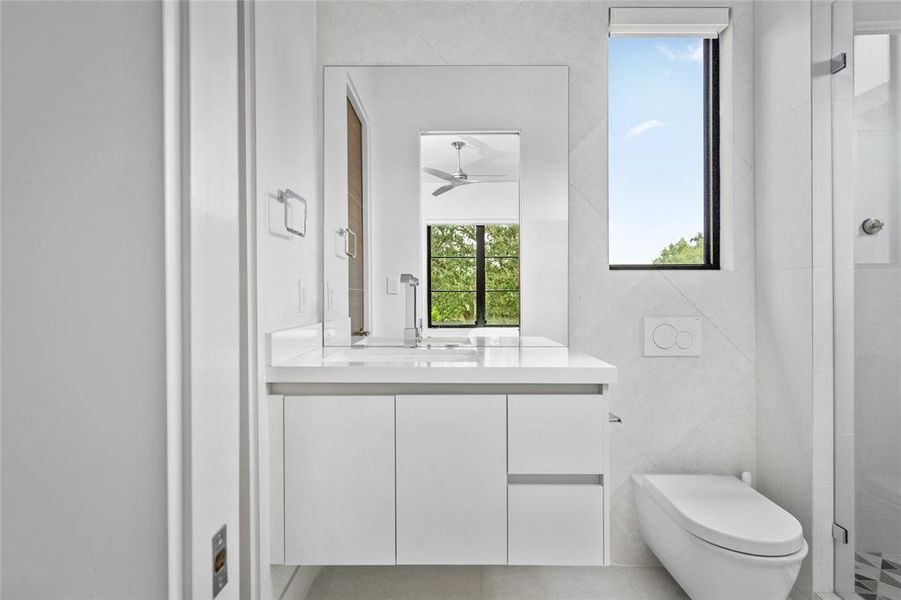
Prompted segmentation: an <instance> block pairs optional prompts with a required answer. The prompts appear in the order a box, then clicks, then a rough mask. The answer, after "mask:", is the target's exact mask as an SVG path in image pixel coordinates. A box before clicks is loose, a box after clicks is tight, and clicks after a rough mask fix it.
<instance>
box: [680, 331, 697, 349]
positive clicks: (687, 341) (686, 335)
mask: <svg viewBox="0 0 901 600" xmlns="http://www.w3.org/2000/svg"><path fill="white" fill-rule="evenodd" d="M694 341H695V336H693V335H691V333H690V332H688V331H680V332H679V335H677V336H676V345H677V346H679V347H680V348H682V349H683V350H688V349H689V348H691V345H692V344H693V343H694Z"/></svg>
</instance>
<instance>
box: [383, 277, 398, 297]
mask: <svg viewBox="0 0 901 600" xmlns="http://www.w3.org/2000/svg"><path fill="white" fill-rule="evenodd" d="M385 293H386V294H388V295H389V296H397V277H386V278H385Z"/></svg>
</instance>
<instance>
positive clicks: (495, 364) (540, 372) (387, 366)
mask: <svg viewBox="0 0 901 600" xmlns="http://www.w3.org/2000/svg"><path fill="white" fill-rule="evenodd" d="M616 376H617V370H616V367H614V366H613V365H611V364H608V363H606V362H604V361H602V360H599V359H597V358H594V357H592V356H589V355H588V354H585V353H584V352H579V351H577V350H571V349H569V348H566V347H562V346H560V347H494V346H488V347H485V346H479V347H464V348H459V349H458V348H454V349H447V348H433V349H428V348H412V349H408V348H399V347H381V346H380V347H362V348H358V347H354V348H351V347H334V348H319V349H316V350H312V351H310V352H306V353H303V354H299V355H297V356H295V357H293V358H290V359H288V360H285V361H283V362H279V363H277V364H275V365H272V366H269V367H267V368H266V382H267V383H438V384H473V383H475V384H488V383H495V384H598V385H600V384H609V383H615V382H616Z"/></svg>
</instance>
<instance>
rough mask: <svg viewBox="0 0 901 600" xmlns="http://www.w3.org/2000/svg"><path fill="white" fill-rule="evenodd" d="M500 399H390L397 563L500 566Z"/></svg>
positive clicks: (503, 457) (503, 410) (503, 458)
mask: <svg viewBox="0 0 901 600" xmlns="http://www.w3.org/2000/svg"><path fill="white" fill-rule="evenodd" d="M506 430H507V397H506V396H503V395H488V396H486V395H427V396H397V564H399V565H400V564H404V565H410V564H432V565H436V564H437V565H451V564H464V565H467V564H468V565H476V564H478V565H485V564H506V563H507V449H506Z"/></svg>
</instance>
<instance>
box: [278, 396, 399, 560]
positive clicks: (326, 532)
mask: <svg viewBox="0 0 901 600" xmlns="http://www.w3.org/2000/svg"><path fill="white" fill-rule="evenodd" d="M284 444H285V465H284V468H285V562H286V564H293V565H393V564H394V397H393V396H292V397H286V398H285V425H284Z"/></svg>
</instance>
